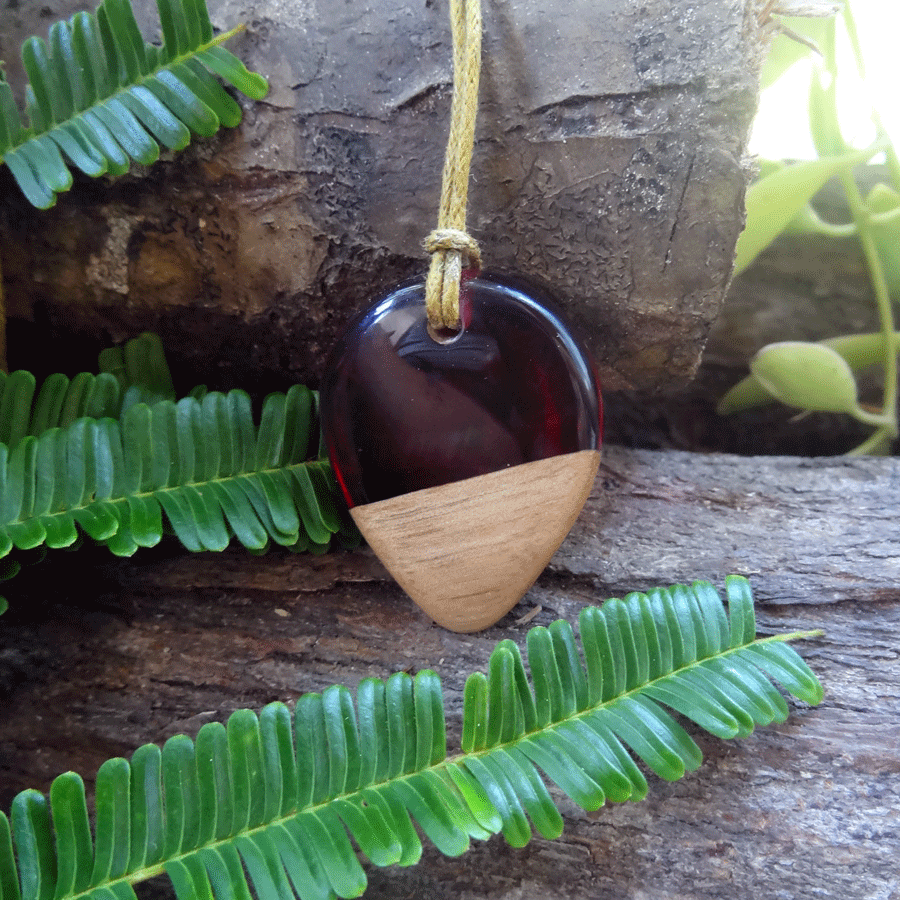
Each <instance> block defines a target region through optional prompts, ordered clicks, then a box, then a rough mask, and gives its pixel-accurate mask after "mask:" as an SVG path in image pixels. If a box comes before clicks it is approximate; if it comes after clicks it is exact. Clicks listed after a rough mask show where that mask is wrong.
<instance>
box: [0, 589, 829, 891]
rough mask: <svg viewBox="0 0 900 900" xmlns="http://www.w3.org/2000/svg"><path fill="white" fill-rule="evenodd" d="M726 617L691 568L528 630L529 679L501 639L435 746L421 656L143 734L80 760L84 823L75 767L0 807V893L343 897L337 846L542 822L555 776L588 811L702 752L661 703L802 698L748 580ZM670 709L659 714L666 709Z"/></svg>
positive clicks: (403, 860) (555, 818) (349, 876)
mask: <svg viewBox="0 0 900 900" xmlns="http://www.w3.org/2000/svg"><path fill="white" fill-rule="evenodd" d="M726 589H727V596H728V604H729V609H728V612H727V614H726V612H725V610H724V608H723V606H722V602H721V600H720V599H719V597H718V595H717V594H716V592H715V591H714V590H713V588H712V587H711V586H710V585H709V584H706V583H695V584H694V585H692V586H691V587H684V586H676V587H674V588H671V589H668V590H662V589H660V590H655V591H651V592H649V593H648V594H630V595H628V596H627V597H625V598H624V599H623V600H611V601H608V602H607V603H606V604H604V605H603V606H602V607H599V608H589V609H585V610H584V611H583V613H582V614H581V617H580V620H579V626H580V637H581V640H580V642H579V641H578V640H576V638H575V635H574V631H573V629H572V628H571V626H570V625H569V624H568V623H566V622H556V623H554V624H553V625H551V626H550V627H549V628H535V629H532V630H531V631H530V632H529V634H528V638H527V647H528V668H529V669H530V671H531V677H530V678H529V676H528V674H527V672H526V667H525V664H524V662H523V659H522V656H521V654H520V652H519V649H518V647H517V645H516V644H514V643H513V642H511V641H503V642H501V644H499V645H498V647H497V648H496V649H495V651H494V653H493V654H492V656H491V658H490V663H489V666H488V671H487V673H486V674H475V675H472V676H471V677H470V678H469V680H468V682H467V685H466V689H465V701H464V712H463V735H464V737H463V746H462V752H461V753H459V754H458V755H456V756H455V757H452V758H448V756H447V748H446V725H445V717H444V710H443V697H442V692H441V687H440V683H439V681H438V678H437V676H436V675H435V674H434V673H433V672H427V671H426V672H420V673H419V674H418V675H416V676H415V678H412V677H410V676H409V675H406V674H396V675H393V676H391V677H390V678H389V679H387V681H381V680H377V679H366V680H365V681H363V682H362V683H361V684H360V685H359V688H358V690H357V694H356V702H355V703H354V702H353V699H352V698H351V695H350V693H349V691H348V690H347V689H346V688H344V687H339V686H337V687H331V688H328V689H327V690H325V691H324V692H323V693H321V694H308V695H305V696H303V697H301V698H300V700H298V702H297V705H296V708H295V710H294V713H293V716H292V715H291V713H290V712H289V711H288V709H287V707H285V706H284V705H283V704H281V703H273V704H271V705H269V706H267V707H265V708H264V709H263V710H262V712H261V713H260V714H259V716H257V715H256V714H254V713H252V712H250V711H247V710H241V711H239V712H236V713H235V714H234V715H232V716H231V718H230V719H229V720H228V723H227V725H224V726H223V725H221V724H218V723H211V724H207V725H205V726H203V728H201V729H200V732H199V734H198V735H197V738H196V741H191V740H190V739H189V738H187V737H184V736H179V737H174V738H171V739H170V740H169V741H167V742H166V744H165V746H164V747H163V748H162V749H161V750H160V749H159V748H158V747H157V746H155V745H147V746H144V747H141V748H140V749H139V750H137V751H136V753H135V754H134V756H133V757H132V758H131V760H130V761H126V760H123V759H115V760H111V761H109V762H107V763H106V764H104V765H103V766H102V767H101V769H100V771H99V773H98V775H97V786H96V809H97V816H96V826H95V831H94V834H92V833H91V828H90V826H89V823H88V814H87V802H86V799H85V793H84V785H83V783H82V781H81V779H80V778H79V777H78V776H77V775H75V774H73V773H68V774H66V775H62V776H60V777H59V778H58V779H56V781H54V783H53V787H52V788H51V791H50V799H49V803H48V801H47V799H46V798H45V797H44V796H43V795H41V794H39V793H37V792H36V791H25V792H23V793H22V794H19V795H18V797H16V799H15V800H14V802H13V806H12V815H11V827H10V824H9V823H8V822H7V820H6V818H5V817H4V816H3V815H2V814H0V900H42V898H50V897H53V898H55V900H75V898H79V900H81V898H85V900H86V898H91V900H134V897H135V895H134V891H133V888H132V884H134V883H136V882H139V881H142V880H144V879H146V878H149V877H152V876H155V875H158V874H160V873H162V872H165V873H167V874H168V876H169V878H170V879H171V881H172V883H173V885H174V887H175V892H176V895H177V897H178V898H179V900H212V898H214V900H235V898H241V900H247V898H249V897H250V896H251V891H252V896H255V897H257V898H258V900H285V898H292V897H294V896H296V897H299V898H302V900H317V898H322V900H325V898H332V897H334V896H335V895H337V896H339V897H356V896H359V895H360V894H361V893H362V892H363V891H364V890H365V886H366V878H365V874H364V872H363V869H362V867H361V865H360V863H359V861H358V859H357V854H356V852H355V849H354V844H355V845H356V847H358V848H359V850H360V851H362V853H363V854H364V855H365V856H366V857H368V858H369V859H370V860H371V861H372V862H373V863H374V864H375V865H378V866H387V865H412V864H414V863H415V862H417V861H418V859H419V857H420V855H421V852H422V845H421V841H420V838H419V835H418V832H417V829H416V828H415V827H414V825H413V822H415V823H417V824H418V826H419V829H420V830H421V832H422V833H424V834H425V836H426V837H427V838H428V839H429V840H430V841H431V842H432V843H434V845H435V846H436V847H437V848H438V849H440V850H441V852H443V853H445V854H448V855H458V854H460V853H462V852H464V851H465V850H466V849H467V847H468V846H469V842H470V840H471V839H473V838H474V839H478V840H481V839H484V838H486V837H487V836H488V835H490V834H493V833H496V832H502V833H503V835H504V836H505V838H506V840H507V841H509V842H510V843H511V844H513V845H515V846H521V845H523V844H525V843H527V842H528V840H529V839H530V838H531V834H532V828H534V829H536V830H537V831H538V832H539V833H540V834H542V835H544V836H545V837H556V836H558V835H559V834H560V832H561V831H562V827H563V822H562V818H561V816H560V814H559V811H558V810H557V808H556V806H555V804H554V802H553V800H552V798H551V795H550V793H549V791H548V788H547V781H548V780H549V781H552V782H554V783H555V784H556V785H557V786H558V787H559V788H561V789H562V790H563V791H564V792H565V793H566V794H568V796H569V797H571V798H572V799H573V800H574V801H575V802H576V803H578V804H579V805H580V806H582V807H583V808H585V809H597V808H598V807H599V806H601V805H603V803H604V802H605V801H606V800H614V801H619V802H621V801H624V800H629V799H631V800H637V799H640V798H642V797H643V796H644V794H645V793H646V791H647V782H646V779H645V777H644V775H643V773H642V770H641V769H640V768H639V767H638V765H637V763H636V758H637V759H638V760H641V761H643V762H644V763H645V764H646V765H647V766H648V767H649V768H650V769H651V770H652V771H653V772H655V773H657V774H658V775H660V776H661V777H663V778H666V779H675V778H678V777H680V776H681V775H682V774H683V773H684V772H685V771H687V770H692V769H695V768H696V767H697V766H698V765H699V764H700V751H699V749H698V748H697V746H696V744H695V743H694V741H693V740H692V738H691V737H690V736H689V735H688V734H687V732H686V731H685V730H684V728H683V727H682V726H681V725H680V724H679V723H678V722H677V721H676V720H675V718H674V717H673V716H672V714H671V712H670V711H674V712H675V713H678V714H680V715H682V716H684V717H686V718H688V719H690V720H693V721H694V722H696V723H697V724H698V725H699V726H700V727H701V728H704V729H706V730H707V731H710V732H711V733H712V734H715V735H719V736H722V737H733V736H736V735H746V734H749V732H750V731H751V730H752V729H753V727H754V726H755V725H761V724H766V723H768V722H771V721H782V720H783V719H784V718H785V717H786V716H787V714H788V709H787V704H786V703H785V701H784V698H783V697H782V695H781V693H780V692H779V691H778V690H777V689H776V688H775V686H774V685H773V683H772V681H771V680H770V679H773V678H774V679H775V680H777V681H779V682H780V683H781V684H782V685H783V686H784V687H785V688H786V689H787V690H788V691H789V692H790V693H792V694H793V695H795V696H796V697H798V698H799V699H801V700H803V701H805V702H806V703H810V704H815V703H818V702H820V701H821V699H822V687H821V685H820V684H819V682H818V680H817V679H816V677H815V675H814V674H813V673H812V672H811V671H810V669H809V668H808V667H807V665H806V664H805V663H804V662H803V660H802V659H801V658H800V657H799V655H798V654H797V653H796V652H795V651H794V650H792V649H791V648H790V647H788V646H787V644H786V643H785V641H786V640H790V639H792V638H797V637H805V636H809V635H798V634H795V635H786V636H781V637H776V638H766V639H763V640H757V639H756V636H755V620H754V613H753V599H752V597H751V595H750V590H749V586H748V584H747V582H746V581H745V580H744V579H742V578H737V577H734V576H732V577H730V578H729V579H728V580H727V583H726ZM667 708H668V711H667Z"/></svg>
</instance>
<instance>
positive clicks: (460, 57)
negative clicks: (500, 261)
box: [424, 0, 481, 331]
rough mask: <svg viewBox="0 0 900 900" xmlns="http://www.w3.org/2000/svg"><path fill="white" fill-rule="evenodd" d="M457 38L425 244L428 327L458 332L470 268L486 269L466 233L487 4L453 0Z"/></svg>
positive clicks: (472, 239)
mask: <svg viewBox="0 0 900 900" xmlns="http://www.w3.org/2000/svg"><path fill="white" fill-rule="evenodd" d="M450 22H451V30H452V35H453V100H452V103H451V107H450V137H449V139H448V141H447V153H446V156H445V157H444V171H443V176H442V184H441V203H440V209H439V211H438V225H437V228H436V229H435V230H434V231H432V232H431V234H429V235H428V237H427V238H426V239H425V243H424V246H425V249H426V251H427V252H428V253H430V254H431V265H430V267H429V269H428V278H427V279H426V282H425V308H426V312H427V315H428V323H429V324H430V325H431V327H432V328H433V329H435V330H445V329H450V330H452V331H458V330H459V327H460V315H459V287H460V280H461V278H462V273H463V269H464V268H473V269H476V270H477V269H480V268H481V253H480V251H479V249H478V244H477V243H476V241H475V240H474V238H472V237H471V236H470V235H469V234H468V233H467V232H466V203H467V201H468V195H469V169H470V167H471V164H472V149H473V147H474V144H475V119H476V117H477V114H478V83H479V80H480V76H481V2H480V0H450Z"/></svg>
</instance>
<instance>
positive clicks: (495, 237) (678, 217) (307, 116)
mask: <svg viewBox="0 0 900 900" xmlns="http://www.w3.org/2000/svg"><path fill="white" fill-rule="evenodd" d="M92 5H93V4H92V3H90V2H88V0H49V2H48V3H47V4H46V5H36V4H31V3H28V4H18V3H10V4H3V7H2V9H0V58H3V59H6V60H8V61H10V79H11V80H12V81H15V80H16V78H17V74H18V73H17V67H16V65H15V61H16V60H17V58H18V48H19V44H20V42H21V41H22V40H23V39H24V38H25V37H26V36H28V35H29V34H33V33H43V32H45V30H46V27H47V25H48V24H49V21H52V20H53V19H55V18H61V17H64V16H67V15H70V14H71V13H72V12H73V11H75V10H76V9H83V8H86V7H88V8H89V7H90V6H92ZM209 5H210V7H211V13H212V15H213V18H214V22H215V24H216V25H217V26H220V27H222V28H223V29H224V28H229V27H231V26H233V25H235V24H237V23H239V22H241V21H244V22H246V23H247V32H246V34H245V35H244V36H243V37H241V38H238V39H236V40H235V41H234V42H233V44H232V47H233V49H234V50H235V51H236V52H237V53H238V54H239V55H241V56H242V57H243V58H244V59H245V60H246V62H247V63H248V65H249V66H250V67H251V68H254V69H256V70H258V71H260V72H262V73H263V74H265V75H266V76H267V77H268V78H269V80H270V82H271V93H270V95H269V97H268V98H267V99H266V100H265V101H264V102H261V103H246V104H245V107H246V117H245V121H244V123H243V125H242V126H241V127H240V128H239V129H237V130H235V131H233V132H230V133H227V134H222V135H221V136H220V137H218V138H216V139H214V140H211V141H206V142H199V143H196V144H195V145H193V146H192V147H191V148H189V149H188V150H187V151H185V152H184V153H183V154H181V155H179V156H178V157H176V158H175V160H174V161H168V162H162V163H159V164H157V165H155V166H154V167H152V168H151V169H149V170H148V171H134V172H133V173H132V174H131V175H129V176H126V177H123V178H120V179H118V180H116V181H113V182H111V183H105V182H102V181H101V182H91V183H87V182H85V181H84V180H79V183H78V184H77V185H76V187H75V189H74V190H73V191H71V192H70V193H69V194H67V195H65V196H63V197H62V198H61V199H60V201H59V203H58V205H57V207H56V208H55V209H54V210H53V211H51V212H49V213H41V212H37V211H34V210H32V209H31V208H30V207H28V206H27V204H26V203H25V202H24V201H23V200H22V199H21V198H20V197H19V196H18V194H17V191H16V188H15V186H14V185H13V184H12V181H11V178H10V177H9V175H8V173H7V172H5V170H0V179H2V180H0V188H2V192H3V195H4V202H3V204H2V209H0V253H2V263H3V268H4V271H5V277H6V281H7V285H6V286H7V303H8V306H9V309H10V312H11V314H12V315H13V316H16V317H18V318H19V319H21V320H28V321H32V322H34V323H35V324H36V326H37V329H36V330H37V334H36V336H35V345H34V346H35V348H40V349H44V347H46V343H47V341H49V340H50V339H51V338H57V339H60V340H61V343H63V345H64V341H62V339H64V338H69V340H70V341H73V342H77V341H81V342H83V343H85V344H87V345H88V346H89V347H90V348H91V349H93V348H94V347H95V346H96V345H97V344H98V343H99V342H102V341H104V340H108V339H109V338H114V339H122V338H125V337H129V336H132V335H133V334H135V333H136V331H138V330H140V329H142V328H147V327H150V328H153V329H156V330H159V331H160V332H162V334H163V337H164V339H165V342H166V344H167V346H168V347H169V349H170V354H171V355H172V356H173V359H174V361H175V362H176V364H178V365H179V366H180V367H181V368H188V367H189V368H191V369H192V370H193V373H194V375H195V380H196V381H206V382H208V383H210V384H212V385H214V386H226V384H227V385H229V386H230V385H232V384H234V383H243V384H245V385H246V384H259V383H261V382H264V383H268V381H272V380H277V379H282V380H283V379H285V378H291V379H294V380H302V381H306V382H311V383H315V382H316V381H317V378H318V373H319V371H320V369H321V366H322V361H323V357H324V354H325V353H326V352H327V350H328V348H329V347H330V346H331V344H332V342H333V340H334V337H335V335H336V333H337V332H338V330H339V329H340V328H341V327H342V326H343V324H344V323H345V322H346V321H347V319H348V317H349V316H350V314H351V313H352V312H353V311H354V310H355V309H357V308H358V307H360V306H361V305H362V304H364V303H365V302H366V300H367V298H371V296H372V294H373V292H375V291H379V290H382V289H384V288H385V287H387V286H389V285H391V284H392V283H394V282H396V281H397V280H399V279H401V278H404V277H406V276H408V275H410V274H411V273H413V272H421V271H423V269H424V265H425V263H424V260H423V254H422V251H421V249H420V245H421V241H422V240H423V238H424V237H425V235H426V234H427V233H428V232H429V231H430V230H431V229H432V228H433V227H434V224H435V222H436V209H437V202H438V195H439V182H440V172H441V164H442V157H443V151H444V143H445V140H446V134H447V130H448V126H449V102H450V89H449V85H450V82H451V62H450V61H451V50H450V40H449V38H450V35H449V24H448V16H447V9H446V3H445V2H440V3H434V4H432V3H421V4H403V3H401V4H399V5H398V4H396V3H387V2H379V3H374V4H368V5H363V6H360V5H359V4H354V5H350V6H346V5H342V4H335V3H315V4H285V3H282V2H280V0H253V2H251V3H246V2H243V0H241V2H238V0H210V4H209ZM758 6H760V7H761V6H762V4H761V3H759V4H757V3H756V2H729V3H722V2H721V0H678V2H671V0H627V2H622V0H616V2H612V0H605V2H597V0H576V2H575V3H568V4H563V5H559V6H558V7H554V6H550V7H548V6H547V5H546V4H545V3H543V2H537V0H519V2H516V3H510V2H507V0H491V2H487V3H485V45H484V72H483V79H482V84H483V88H482V92H481V109H480V118H479V125H478V134H477V144H476V149H475V158H474V165H473V173H472V191H471V201H470V219H469V222H470V229H471V231H472V232H473V234H474V236H476V237H477V238H478V239H479V240H480V241H481V242H482V245H483V249H484V256H485V259H486V260H487V261H488V263H489V265H491V266H493V267H495V268H511V269H515V270H518V271H520V272H523V273H524V274H527V275H532V276H537V277H541V278H543V279H545V280H547V281H549V282H550V283H551V284H554V285H556V286H557V287H558V289H559V291H560V293H561V294H562V296H563V298H564V299H565V300H566V302H567V305H568V309H569V312H570V314H571V316H572V318H574V319H575V320H576V322H577V323H578V324H579V325H580V326H581V327H582V328H583V330H584V331H585V333H586V337H587V339H588V341H589V343H590V345H591V349H592V352H593V353H594V355H595V356H596V359H597V361H598V366H599V369H600V375H601V378H602V379H603V381H604V382H605V383H606V385H607V387H608V388H610V389H623V388H629V387H638V388H642V389H645V390H646V389H653V388H660V387H663V386H664V387H665V388H667V389H672V388H674V387H675V386H676V385H678V384H680V383H683V382H684V381H685V380H687V379H688V378H690V376H691V375H692V374H693V372H694V370H695V368H696V366H697V363H698V360H699V355H700V353H701V351H702V348H703V343H704V341H705V337H706V334H707V332H708V330H709V327H710V324H711V323H712V322H713V321H714V319H715V316H716V314H717V312H718V310H719V308H720V306H721V302H722V297H723V294H724V292H725V288H726V285H727V283H728V280H729V277H730V272H731V268H732V255H733V248H734V243H735V240H736V238H737V234H738V232H739V230H740V228H741V224H742V216H743V192H744V187H745V182H746V176H747V172H746V170H745V166H744V163H743V153H744V148H745V142H746V136H747V131H748V127H749V123H750V120H751V117H752V114H753V112H754V109H755V104H756V93H757V77H756V73H757V70H758V62H759V58H760V55H761V42H762V41H763V40H764V39H763V37H761V33H760V28H759V26H758V23H757V19H756V14H757V11H758V10H757V7H758ZM135 7H136V9H137V10H138V14H139V18H140V19H141V21H142V24H143V25H145V26H146V28H147V34H148V35H152V34H153V33H154V30H155V29H156V28H157V25H156V19H155V4H154V3H153V0H136V2H135ZM42 340H43V345H42V344H41V341H42ZM24 348H25V342H24V341H23V340H21V339H20V340H14V341H13V346H12V351H13V353H14V354H15V353H16V352H17V351H19V352H20V354H21V351H23V350H24ZM53 355H54V359H55V361H56V363H57V365H59V363H60V354H59V353H57V352H54V354H53ZM85 355H86V356H87V358H88V361H90V354H87V353H86V354H85ZM13 364H19V365H23V366H26V367H33V366H34V365H38V363H36V362H33V361H31V360H28V359H21V358H19V359H15V358H14V360H13Z"/></svg>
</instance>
